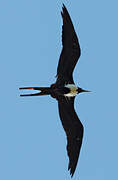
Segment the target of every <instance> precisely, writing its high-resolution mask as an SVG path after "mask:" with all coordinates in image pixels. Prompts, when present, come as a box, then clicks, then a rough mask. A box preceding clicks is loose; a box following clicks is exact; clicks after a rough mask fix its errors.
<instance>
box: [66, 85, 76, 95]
mask: <svg viewBox="0 0 118 180" xmlns="http://www.w3.org/2000/svg"><path fill="white" fill-rule="evenodd" d="M65 87H66V88H68V89H69V93H66V94H64V96H67V97H74V96H76V95H77V93H78V91H77V89H78V88H77V87H76V86H75V84H66V85H65Z"/></svg>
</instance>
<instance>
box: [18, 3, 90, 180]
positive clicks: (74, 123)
mask: <svg viewBox="0 0 118 180" xmlns="http://www.w3.org/2000/svg"><path fill="white" fill-rule="evenodd" d="M61 15H62V19H63V26H62V44H63V48H62V52H61V55H60V58H59V63H58V67H57V76H56V77H57V79H56V83H55V84H52V85H51V86H50V87H23V88H20V89H32V90H39V91H40V92H39V93H36V94H21V96H42V95H51V97H53V98H55V99H56V100H57V102H58V109H59V115H60V119H61V122H62V125H63V128H64V130H65V132H66V136H67V153H68V157H69V165H68V170H70V175H71V177H72V176H73V174H74V172H75V169H76V166H77V162H78V157H79V154H80V149H81V145H82V139H83V125H82V123H81V122H80V120H79V118H78V116H77V114H76V112H75V110H74V99H75V96H76V95H77V94H79V93H81V92H89V91H87V90H83V89H82V88H80V87H77V86H75V84H74V81H73V70H74V68H75V65H76V63H77V61H78V59H79V57H80V54H81V50H80V45H79V41H78V38H77V35H76V33H75V30H74V26H73V24H72V21H71V18H70V15H69V13H68V11H67V9H66V7H65V5H63V7H62V12H61Z"/></svg>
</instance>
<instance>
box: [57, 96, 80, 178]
mask: <svg viewBox="0 0 118 180" xmlns="http://www.w3.org/2000/svg"><path fill="white" fill-rule="evenodd" d="M58 108H59V115H60V119H61V122H62V125H63V128H64V130H65V132H66V135H67V152H68V156H69V165H68V170H70V174H71V176H73V174H74V172H75V169H76V166H77V162H78V157H79V154H80V149H81V144H82V138H83V125H82V123H81V122H80V120H79V118H78V117H77V114H76V112H75V110H74V97H72V98H70V99H66V98H65V97H60V98H58Z"/></svg>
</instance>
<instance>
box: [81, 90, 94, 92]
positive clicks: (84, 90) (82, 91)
mask: <svg viewBox="0 0 118 180" xmlns="http://www.w3.org/2000/svg"><path fill="white" fill-rule="evenodd" d="M82 92H92V91H88V90H84V89H82Z"/></svg>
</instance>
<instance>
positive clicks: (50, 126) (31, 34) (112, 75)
mask: <svg viewBox="0 0 118 180" xmlns="http://www.w3.org/2000/svg"><path fill="white" fill-rule="evenodd" d="M62 3H64V4H65V5H66V7H67V9H68V11H69V13H70V16H71V18H72V21H73V24H74V27H75V30H76V33H77V35H78V37H79V41H80V45H81V50H82V55H81V58H80V61H79V63H78V64H77V66H76V69H75V71H74V80H75V83H76V84H77V85H79V86H80V87H82V88H84V89H89V90H92V93H86V94H80V95H78V96H77V97H76V101H75V109H76V112H77V114H78V116H79V118H80V120H81V122H82V123H83V125H84V130H85V131H84V139H83V145H82V149H81V154H80V158H79V163H78V166H77V168H76V172H75V175H74V177H73V180H74V179H75V180H77V179H81V180H85V179H86V180H105V179H107V180H111V179H117V178H118V175H117V166H118V158H117V153H118V143H117V137H118V133H117V127H118V95H117V91H118V83H117V82H118V80H117V79H118V49H117V46H118V23H117V17H118V11H117V6H118V2H117V1H115V0H112V1H111V0H109V1H108V0H104V1H103V0H99V1H95V0H89V1H87V2H85V1H81V0H71V1H70V0H68V1H67V0H65V1H61V0H57V1H55V0H53V1H45V0H43V1H41V0H20V1H16V0H10V1H8V0H4V1H1V2H0V84H1V88H0V89H1V90H0V91H1V93H0V107H1V108H0V115H1V118H0V179H1V180H21V179H22V180H27V179H28V180H34V179H35V180H40V179H56V180H60V179H68V180H69V179H71V178H70V175H69V172H68V171H67V166H68V157H67V153H66V136H65V133H64V130H63V128H62V126H61V122H60V119H59V115H58V108H57V102H56V101H55V100H54V99H52V98H51V97H48V96H46V97H30V98H28V97H27V98H21V97H19V94H20V92H19V90H18V88H19V87H23V86H46V85H47V86H49V85H50V84H51V83H53V82H55V75H56V67H57V64H58V59H59V55H60V52H61V48H62V43H61V27H62V19H61V15H60V11H61V8H62Z"/></svg>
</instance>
